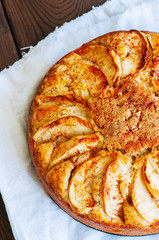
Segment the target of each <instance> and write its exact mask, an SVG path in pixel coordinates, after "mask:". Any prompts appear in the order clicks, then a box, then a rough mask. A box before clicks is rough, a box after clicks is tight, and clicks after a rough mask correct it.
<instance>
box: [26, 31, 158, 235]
mask: <svg viewBox="0 0 159 240" xmlns="http://www.w3.org/2000/svg"><path fill="white" fill-rule="evenodd" d="M28 138H29V148H30V153H31V158H32V161H33V164H34V167H35V170H36V172H37V175H38V177H39V178H40V180H41V182H42V184H43V186H44V188H45V189H46V191H47V192H48V193H49V195H50V196H51V197H52V199H53V200H54V201H55V202H56V203H57V204H58V205H59V206H60V207H61V208H62V209H63V210H64V211H66V212H67V213H68V214H69V215H71V216H72V217H73V218H75V219H77V220H78V221H80V222H82V223H84V224H86V225H88V226H91V227H93V228H96V229H99V230H102V231H105V232H109V233H115V234H120V235H146V234H152V233H158V232H159V34H158V33H152V32H146V31H137V30H131V31H118V32H111V33H108V34H105V35H103V36H100V37H98V38H96V39H94V40H92V41H90V42H88V43H85V44H83V45H82V46H81V47H79V48H78V49H76V50H74V51H72V52H70V53H68V54H67V55H66V56H64V57H63V58H62V59H60V60H59V61H58V62H57V63H56V64H55V65H53V67H52V68H51V69H50V70H49V72H48V73H47V74H46V76H45V78H44V79H43V81H42V82H41V84H40V86H39V88H38V90H37V92H36V96H35V98H34V100H33V103H32V106H31V110H30V116H29V127H28Z"/></svg>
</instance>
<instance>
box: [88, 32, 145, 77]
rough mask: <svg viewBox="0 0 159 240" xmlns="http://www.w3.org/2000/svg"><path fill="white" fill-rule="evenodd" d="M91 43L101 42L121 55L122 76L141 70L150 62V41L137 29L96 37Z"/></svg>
mask: <svg viewBox="0 0 159 240" xmlns="http://www.w3.org/2000/svg"><path fill="white" fill-rule="evenodd" d="M90 44H101V45H103V46H106V47H109V48H112V49H114V51H115V52H116V53H117V55H118V56H119V57H120V61H121V69H122V76H121V77H125V76H127V75H129V74H135V73H136V72H139V71H141V70H142V69H144V68H145V67H146V65H147V63H148V54H149V51H148V49H149V43H148V40H147V38H146V37H145V36H144V34H143V33H142V32H140V31H137V30H131V31H129V32H126V31H121V32H119V33H118V34H116V32H113V33H109V34H107V35H106V36H103V37H101V38H100V39H98V38H97V39H94V40H93V41H91V42H90Z"/></svg>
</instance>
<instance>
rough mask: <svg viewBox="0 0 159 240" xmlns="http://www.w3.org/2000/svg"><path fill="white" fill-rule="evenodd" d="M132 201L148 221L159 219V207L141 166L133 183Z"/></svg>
mask: <svg viewBox="0 0 159 240" xmlns="http://www.w3.org/2000/svg"><path fill="white" fill-rule="evenodd" d="M132 201H133V204H134V206H135V208H136V209H137V211H138V212H139V213H140V215H141V216H142V217H143V218H144V219H145V220H146V221H148V222H150V223H153V222H155V221H159V208H158V206H157V204H156V203H155V201H154V199H153V198H152V196H151V194H150V193H149V191H148V189H147V187H146V185H145V182H144V179H143V176H142V168H139V169H138V170H137V171H136V173H135V175H134V179H133V183H132Z"/></svg>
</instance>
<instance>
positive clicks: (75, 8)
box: [3, 0, 105, 51]
mask: <svg viewBox="0 0 159 240" xmlns="http://www.w3.org/2000/svg"><path fill="white" fill-rule="evenodd" d="M104 2H105V0H54V1H50V0H43V1H39V0H14V1H13V0H12V1H11V0H3V5H4V7H5V9H6V13H7V16H8V19H9V22H10V25H11V28H12V30H13V33H14V36H15V40H16V44H17V45H18V47H19V48H20V49H21V48H24V47H26V46H34V45H35V44H36V43H37V42H38V41H39V40H41V39H43V38H44V37H45V36H46V35H48V33H50V32H52V31H53V30H54V29H55V27H56V26H61V25H62V24H63V23H65V22H68V21H70V20H71V19H74V18H76V17H77V16H80V15H82V14H83V13H85V12H88V11H89V10H90V9H91V8H92V6H98V5H99V4H102V3H104ZM24 13H25V14H24ZM20 51H22V50H20Z"/></svg>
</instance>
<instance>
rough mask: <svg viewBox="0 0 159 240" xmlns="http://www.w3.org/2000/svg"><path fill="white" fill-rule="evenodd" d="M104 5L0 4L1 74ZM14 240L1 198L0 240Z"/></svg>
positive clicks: (59, 1) (29, 0)
mask: <svg viewBox="0 0 159 240" xmlns="http://www.w3.org/2000/svg"><path fill="white" fill-rule="evenodd" d="M105 1H106V0H41V1H40V0H0V56H1V57H0V71H1V70H3V69H4V68H5V67H8V66H9V65H12V64H13V63H14V62H15V61H16V60H18V59H19V58H21V57H22V52H24V50H22V48H24V47H27V46H35V45H36V44H37V42H38V41H40V40H41V39H43V38H44V37H45V36H47V35H48V34H49V33H50V32H52V31H53V30H54V29H55V27H56V26H61V25H62V24H63V23H64V22H68V21H70V20H71V19H74V18H76V17H77V16H80V15H82V14H83V13H85V12H88V11H89V10H91V8H92V6H98V5H100V4H102V3H104V2H105ZM26 51H27V50H26ZM13 239H14V237H13V234H12V230H11V227H10V224H9V221H8V217H7V214H6V211H5V206H4V203H3V200H2V198H1V196H0V240H13ZM29 240H31V239H29Z"/></svg>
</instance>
